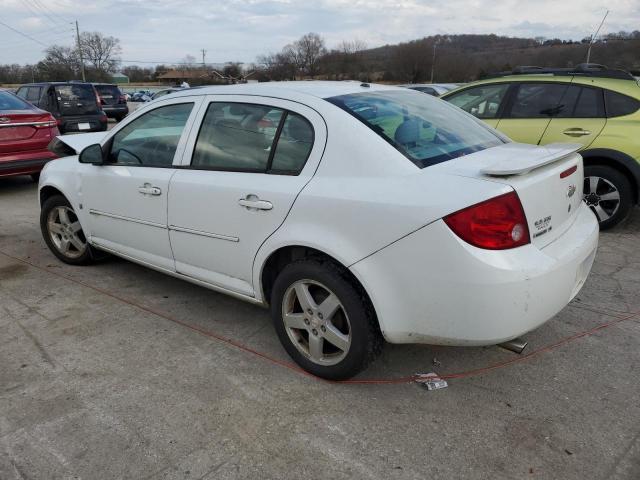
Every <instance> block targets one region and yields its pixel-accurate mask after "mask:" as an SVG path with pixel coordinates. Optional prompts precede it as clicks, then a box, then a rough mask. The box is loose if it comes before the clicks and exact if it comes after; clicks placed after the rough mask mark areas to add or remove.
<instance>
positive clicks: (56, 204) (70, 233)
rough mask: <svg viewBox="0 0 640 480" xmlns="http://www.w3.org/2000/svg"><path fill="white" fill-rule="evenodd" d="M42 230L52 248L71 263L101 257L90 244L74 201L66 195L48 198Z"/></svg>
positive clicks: (83, 263) (64, 260) (80, 263)
mask: <svg viewBox="0 0 640 480" xmlns="http://www.w3.org/2000/svg"><path fill="white" fill-rule="evenodd" d="M40 230H41V231H42V237H43V238H44V241H45V243H46V244H47V247H49V250H51V252H52V253H53V254H54V255H55V256H56V257H58V258H59V259H60V260H61V261H63V262H64V263H68V264H69V265H88V264H91V263H93V262H94V261H95V260H97V259H98V258H99V257H100V254H99V253H98V252H97V251H96V250H95V249H93V248H92V247H91V245H89V243H88V242H87V239H86V237H85V236H84V232H83V231H82V226H81V225H80V221H79V220H78V217H77V215H76V213H75V211H74V210H73V207H72V206H71V204H70V203H69V202H68V201H67V199H66V198H64V197H63V196H62V195H54V196H52V197H50V198H48V199H47V200H45V202H44V204H43V205H42V209H41V210H40Z"/></svg>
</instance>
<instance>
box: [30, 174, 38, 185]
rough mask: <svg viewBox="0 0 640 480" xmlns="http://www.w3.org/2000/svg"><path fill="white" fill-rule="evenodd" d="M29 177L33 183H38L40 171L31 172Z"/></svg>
mask: <svg viewBox="0 0 640 480" xmlns="http://www.w3.org/2000/svg"><path fill="white" fill-rule="evenodd" d="M30 177H31V180H33V181H34V182H35V183H38V182H39V181H40V172H38V173H32V174H31V175H30Z"/></svg>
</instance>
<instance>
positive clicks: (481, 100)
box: [446, 83, 509, 120]
mask: <svg viewBox="0 0 640 480" xmlns="http://www.w3.org/2000/svg"><path fill="white" fill-rule="evenodd" d="M508 89H509V84H508V83H493V84H488V85H479V86H477V87H472V88H468V89H466V90H463V91H462V92H460V93H456V94H454V95H451V96H449V97H447V98H446V100H447V102H450V103H452V104H453V105H455V106H456V107H460V108H461V109H463V110H464V111H465V112H468V113H470V114H471V115H473V116H475V117H478V118H482V119H485V120H486V119H491V118H497V117H498V112H499V111H500V105H501V104H502V101H503V100H504V97H505V95H506V94H507V90H508Z"/></svg>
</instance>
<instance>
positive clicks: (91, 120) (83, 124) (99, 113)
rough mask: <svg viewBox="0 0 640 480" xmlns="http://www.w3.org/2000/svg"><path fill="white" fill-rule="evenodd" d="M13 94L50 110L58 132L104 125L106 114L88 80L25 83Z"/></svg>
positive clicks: (75, 130)
mask: <svg viewBox="0 0 640 480" xmlns="http://www.w3.org/2000/svg"><path fill="white" fill-rule="evenodd" d="M17 95H18V96H19V97H20V98H23V99H25V100H27V101H28V102H31V103H32V104H34V105H35V106H36V107H39V108H41V109H43V110H46V111H47V112H50V113H51V114H53V116H54V117H55V118H56V120H57V121H58V128H59V129H60V132H62V133H67V132H96V131H104V130H106V129H107V122H108V118H107V115H106V114H105V113H104V111H103V110H102V107H101V105H100V102H99V100H98V95H97V93H96V91H95V89H94V88H93V85H91V84H90V83H83V82H45V83H29V84H26V85H22V86H21V87H20V88H19V89H18V92H17Z"/></svg>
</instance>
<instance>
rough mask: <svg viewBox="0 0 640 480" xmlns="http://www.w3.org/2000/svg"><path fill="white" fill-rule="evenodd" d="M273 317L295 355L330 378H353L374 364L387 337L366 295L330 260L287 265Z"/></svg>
mask: <svg viewBox="0 0 640 480" xmlns="http://www.w3.org/2000/svg"><path fill="white" fill-rule="evenodd" d="M271 316H272V318H273V322H274V325H275V329H276V332H277V333H278V337H279V338H280V341H281V342H282V345H283V346H284V348H285V350H286V351H287V353H288V354H289V355H290V356H291V358H292V359H293V360H294V361H295V362H296V363H297V364H298V365H300V366H301V367H302V368H303V369H305V370H306V371H308V372H310V373H312V374H314V375H316V376H318V377H322V378H326V379H329V380H343V379H347V378H350V377H352V376H354V375H356V374H358V373H359V372H361V371H362V370H364V369H365V368H367V366H369V364H370V363H371V362H373V361H374V360H375V358H376V357H377V356H378V355H379V354H380V352H381V351H382V346H383V340H382V335H381V333H380V329H379V327H378V324H377V320H376V318H375V314H374V313H373V309H372V307H371V305H370V303H369V301H368V299H367V298H366V295H365V294H364V293H363V292H362V291H360V289H359V288H357V287H356V286H355V285H354V284H353V283H352V281H351V280H350V279H349V278H348V277H347V275H346V274H345V270H344V269H343V268H341V267H339V266H338V265H336V264H334V263H332V262H330V261H322V260H315V259H304V260H299V261H296V262H293V263H291V264H289V265H287V266H286V267H285V268H284V269H283V270H282V272H280V274H279V275H278V277H277V279H276V281H275V283H274V286H273V291H272V295H271Z"/></svg>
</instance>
